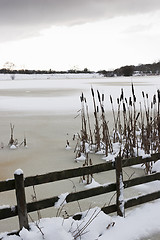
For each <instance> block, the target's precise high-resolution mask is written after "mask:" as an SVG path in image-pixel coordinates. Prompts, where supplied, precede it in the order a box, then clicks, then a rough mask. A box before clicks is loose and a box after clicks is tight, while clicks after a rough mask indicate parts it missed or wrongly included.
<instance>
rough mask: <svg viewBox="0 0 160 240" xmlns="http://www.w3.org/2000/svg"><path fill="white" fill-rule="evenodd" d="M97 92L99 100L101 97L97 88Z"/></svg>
mask: <svg viewBox="0 0 160 240" xmlns="http://www.w3.org/2000/svg"><path fill="white" fill-rule="evenodd" d="M97 94H98V100H99V102H101V97H100V93H99V91H98V90H97Z"/></svg>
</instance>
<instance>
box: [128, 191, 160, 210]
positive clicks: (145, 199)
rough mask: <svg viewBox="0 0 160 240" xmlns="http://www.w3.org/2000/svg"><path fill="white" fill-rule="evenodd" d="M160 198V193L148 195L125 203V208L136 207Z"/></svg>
mask: <svg viewBox="0 0 160 240" xmlns="http://www.w3.org/2000/svg"><path fill="white" fill-rule="evenodd" d="M158 198H160V191H157V192H153V193H149V194H146V195H142V196H138V197H135V198H131V199H128V200H126V201H125V204H124V206H125V208H130V207H134V206H137V205H140V204H143V203H147V202H151V201H154V200H156V199H158Z"/></svg>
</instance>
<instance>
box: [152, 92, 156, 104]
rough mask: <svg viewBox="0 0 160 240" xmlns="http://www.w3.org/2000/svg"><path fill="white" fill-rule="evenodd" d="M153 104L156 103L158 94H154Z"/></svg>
mask: <svg viewBox="0 0 160 240" xmlns="http://www.w3.org/2000/svg"><path fill="white" fill-rule="evenodd" d="M153 104H156V95H155V94H154V96H153Z"/></svg>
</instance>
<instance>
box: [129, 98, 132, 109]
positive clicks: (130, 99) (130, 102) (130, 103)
mask: <svg viewBox="0 0 160 240" xmlns="http://www.w3.org/2000/svg"><path fill="white" fill-rule="evenodd" d="M129 105H130V106H131V107H132V98H131V97H130V98H129Z"/></svg>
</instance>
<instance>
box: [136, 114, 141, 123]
mask: <svg viewBox="0 0 160 240" xmlns="http://www.w3.org/2000/svg"><path fill="white" fill-rule="evenodd" d="M139 115H140V112H138V114H137V117H136V121H137V120H138V118H139Z"/></svg>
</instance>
